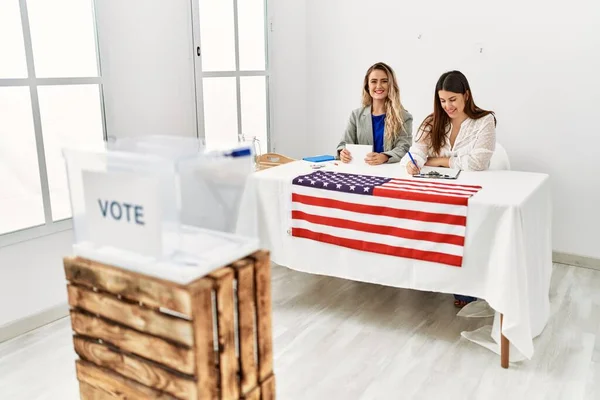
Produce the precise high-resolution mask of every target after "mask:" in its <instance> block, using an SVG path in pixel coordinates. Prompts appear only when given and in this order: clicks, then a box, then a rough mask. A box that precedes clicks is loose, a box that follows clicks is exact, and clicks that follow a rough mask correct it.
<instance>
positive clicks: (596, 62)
mask: <svg viewBox="0 0 600 400" xmlns="http://www.w3.org/2000/svg"><path fill="white" fill-rule="evenodd" d="M277 3H279V4H276V7H277V9H276V10H275V11H276V14H275V15H274V20H275V23H276V26H286V27H287V28H286V29H285V30H284V32H283V35H284V37H283V38H281V37H280V38H279V39H278V40H279V41H280V43H281V45H280V48H279V49H278V47H277V46H274V49H273V56H272V61H273V64H274V65H276V66H279V67H281V68H284V67H285V68H290V69H288V73H290V74H291V72H290V71H292V72H294V71H297V72H298V73H299V75H298V76H297V78H296V79H289V80H283V81H281V80H278V81H276V82H275V85H276V88H275V91H276V93H277V95H278V100H279V101H278V102H277V103H276V104H275V106H276V107H277V108H276V109H275V117H276V121H277V126H276V133H277V135H278V146H283V143H288V142H289V143H296V141H297V140H298V136H303V137H304V138H305V144H304V146H302V147H299V148H300V149H301V150H302V154H298V153H301V152H300V151H298V152H297V153H296V155H297V156H301V155H305V154H310V155H314V154H322V153H329V154H331V153H332V152H333V151H334V148H335V145H336V144H337V142H338V140H339V138H340V137H341V135H342V133H343V130H344V128H345V125H346V122H347V119H348V116H349V114H350V111H351V110H352V109H353V108H356V107H359V106H360V91H361V84H362V79H363V76H364V72H365V71H366V69H367V68H368V66H370V65H371V64H373V63H374V62H377V61H384V62H387V63H389V64H391V65H392V67H393V68H394V69H395V71H396V73H397V75H398V78H399V81H400V90H401V94H402V98H403V102H404V105H405V107H406V108H407V109H408V110H409V111H410V112H411V113H412V114H413V116H414V118H415V125H417V126H418V124H419V123H420V121H422V119H423V118H424V117H425V116H426V115H427V114H428V113H429V112H430V111H431V109H432V101H433V90H434V86H435V83H436V81H437V78H438V77H439V75H440V74H441V73H443V72H444V71H447V70H450V69H459V70H461V71H463V72H464V73H465V74H466V75H467V77H468V78H469V81H470V83H471V86H472V90H473V93H474V97H475V100H476V102H477V103H478V105H480V106H481V107H483V108H488V109H492V110H494V111H496V113H497V117H498V129H497V133H498V140H499V142H501V143H502V144H503V145H504V146H505V147H506V148H507V151H508V153H509V155H510V158H511V163H512V166H513V168H514V169H517V170H524V171H538V172H545V173H548V174H550V175H551V177H552V186H553V202H554V203H553V204H554V220H553V229H554V232H553V245H554V250H555V251H560V252H567V253H573V254H578V255H582V256H588V257H595V258H600V246H598V239H597V237H598V235H597V233H596V226H599V225H600V213H598V212H597V210H596V207H597V205H598V204H600V179H598V178H597V177H595V176H594V174H595V173H597V171H598V167H597V165H596V164H597V163H596V162H595V158H596V156H595V153H596V152H597V151H598V150H597V149H598V148H600V132H599V130H600V128H598V127H597V126H596V124H595V122H594V121H595V118H594V116H595V114H596V113H597V112H598V109H599V106H600V98H599V97H598V93H600V80H599V79H598V78H597V71H599V70H600V54H599V53H598V49H599V48H600V26H598V24H597V21H598V20H599V18H600V3H599V2H597V1H594V0H573V1H570V2H562V3H561V4H559V5H551V3H550V2H545V1H540V0H535V1H532V0H530V1H517V0H507V1H503V2H493V3H492V2H481V1H475V0H466V1H460V2H447V1H442V0H421V1H412V2H409V1H397V0H370V1H368V2H367V1H361V0H328V1H320V0H306V1H305V2H296V3H304V4H306V14H305V18H306V20H305V21H304V26H305V28H302V26H301V25H302V23H301V22H299V20H300V19H301V18H303V17H304V14H303V13H301V12H298V13H291V12H287V11H281V10H279V5H285V4H286V3H287V1H283V0H281V1H279V2H277ZM294 7H295V8H297V9H300V8H302V9H303V6H302V5H300V4H295V5H294ZM303 10H304V9H303ZM295 27H298V29H299V31H298V32H292V30H293V29H294V28H295ZM303 29H306V59H305V62H304V63H303V65H299V64H301V62H300V61H299V60H298V56H297V54H298V53H296V52H295V51H293V52H292V50H291V49H289V47H294V45H293V44H292V43H287V42H286V40H287V39H288V38H292V37H293V38H295V39H296V40H297V41H298V42H299V43H302V39H301V38H298V37H297V35H301V34H303V33H304V31H303ZM280 34H282V33H281V32H279V33H278V32H277V30H276V31H275V32H274V33H273V35H274V41H275V38H276V37H277V36H279V35H280ZM419 37H420V38H419ZM275 44H277V42H276V43H275ZM481 47H482V48H483V51H482V52H480V50H479V49H480V48H481ZM282 48H284V49H283V50H282ZM285 48H288V49H287V52H286V49H285ZM290 53H292V54H290ZM300 54H302V52H300ZM304 65H305V66H306V70H307V72H306V76H305V75H304V74H303V73H302V68H303V66H304ZM299 82H302V83H305V86H304V88H305V89H304V90H305V93H306V107H307V108H306V113H307V114H306V122H305V124H306V125H301V124H299V121H298V119H299V118H301V116H302V115H304V113H299V114H296V113H294V112H292V106H287V103H288V102H289V101H296V102H299V101H300V99H302V98H303V96H302V93H298V90H299V88H300V86H301V84H299ZM293 107H298V105H297V104H296V103H293ZM302 129H304V132H300V131H301V130H302ZM286 150H287V147H286ZM282 152H283V151H282ZM584 192H585V194H584Z"/></svg>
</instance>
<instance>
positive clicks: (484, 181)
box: [237, 161, 552, 360]
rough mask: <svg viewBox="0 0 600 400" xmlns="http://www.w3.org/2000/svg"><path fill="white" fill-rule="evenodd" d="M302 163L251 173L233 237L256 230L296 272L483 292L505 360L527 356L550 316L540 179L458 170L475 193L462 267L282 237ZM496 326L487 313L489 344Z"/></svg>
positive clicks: (305, 166) (544, 192) (547, 235)
mask: <svg viewBox="0 0 600 400" xmlns="http://www.w3.org/2000/svg"><path fill="white" fill-rule="evenodd" d="M310 165H311V164H310V163H308V162H305V161H297V162H293V163H289V164H285V165H282V166H279V167H275V168H271V169H267V170H264V171H260V172H257V173H255V174H253V175H252V176H251V177H250V178H249V181H248V183H247V187H246V191H245V193H244V197H243V199H242V203H241V215H240V218H239V221H238V227H237V231H238V233H240V234H244V235H256V236H258V237H259V239H260V244H261V246H262V247H263V248H266V249H268V250H270V251H271V257H272V260H273V262H275V263H277V264H280V265H283V266H286V267H288V268H292V269H295V270H298V271H303V272H308V273H314V274H321V275H328V276H335V277H340V278H346V279H352V280H356V281H363V282H371V283H377V284H382V285H387V286H395V287H400V288H411V289H417V290H426V291H435V292H443V293H458V294H463V295H470V296H475V297H478V298H483V299H485V300H487V302H488V303H489V304H490V306H491V307H492V308H493V309H494V310H496V311H497V312H498V313H502V314H503V315H504V323H503V327H502V332H503V333H504V335H505V336H506V337H507V338H508V339H509V340H510V342H511V360H518V359H522V358H523V356H524V357H526V358H529V359H530V358H531V357H532V356H533V353H534V347H533V339H534V338H535V337H536V336H538V335H539V334H540V333H541V332H542V331H543V329H544V327H545V325H546V322H547V320H548V317H549V312H550V302H549V295H548V292H549V288H550V278H551V274H552V246H551V194H550V182H549V178H548V176H547V175H544V174H538V173H528V172H515V171H485V172H464V171H463V172H461V174H460V176H459V178H458V180H457V181H456V182H457V183H461V184H474V185H480V186H482V187H483V189H482V190H481V191H479V192H478V193H477V194H476V195H474V196H473V197H472V198H471V199H470V200H469V206H468V214H467V230H466V232H467V233H466V241H465V249H464V259H463V266H462V267H461V268H456V267H450V266H446V265H441V264H437V263H431V262H425V261H419V260H412V259H406V258H399V257H393V256H387V255H380V254H374V253H368V252H361V251H357V250H352V249H347V248H344V247H339V246H334V245H330V244H326V243H321V242H316V241H312V240H308V239H302V238H296V237H292V236H291V235H290V234H289V233H288V231H289V228H290V222H291V216H290V208H291V186H292V185H291V182H292V179H293V178H294V177H296V176H298V175H303V174H307V173H310V172H312V171H313V170H312V169H311V167H310ZM326 170H335V171H339V172H349V173H362V174H368V175H379V176H386V177H404V178H408V176H407V175H406V172H405V171H404V169H403V168H402V167H401V166H399V165H398V164H389V165H388V164H385V165H380V166H375V167H372V166H368V165H363V166H348V165H343V164H340V165H334V164H333V163H329V164H328V165H327V167H326ZM412 179H417V178H412ZM446 182H449V183H450V182H452V181H446ZM499 322H500V321H499V318H498V315H496V318H495V322H494V326H493V328H492V337H493V339H494V340H495V341H496V343H499V342H500V339H499V336H500V324H499ZM515 350H516V351H517V352H515Z"/></svg>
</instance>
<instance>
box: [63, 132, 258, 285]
mask: <svg viewBox="0 0 600 400" xmlns="http://www.w3.org/2000/svg"><path fill="white" fill-rule="evenodd" d="M64 156H65V160H66V165H67V172H68V181H69V188H70V196H71V208H72V213H73V230H74V238H75V239H74V245H73V252H74V254H75V255H78V256H82V257H88V258H91V259H94V260H98V261H102V262H106V263H110V264H112V265H119V266H127V267H128V268H134V269H137V270H139V271H141V272H144V273H150V274H152V273H153V272H155V273H156V274H159V276H160V271H161V270H164V269H169V268H171V269H172V268H175V267H185V268H177V271H178V280H179V281H181V282H185V280H186V279H187V278H188V277H189V276H194V275H196V274H198V273H199V272H202V271H204V273H208V272H210V270H212V269H214V268H217V267H219V266H221V265H223V264H224V263H228V262H232V261H234V260H237V259H239V258H240V257H244V256H246V255H248V254H250V253H252V252H254V251H257V250H258V239H257V238H252V237H243V236H240V235H236V234H235V233H234V232H235V224H236V221H237V218H238V213H239V204H240V199H241V197H242V194H243V191H244V187H245V183H246V178H247V177H248V175H249V174H250V173H251V172H252V171H253V160H252V159H253V155H252V149H251V148H249V147H240V148H231V149H223V150H215V151H206V149H205V147H204V145H203V143H202V141H201V140H199V139H192V138H173V137H172V138H169V137H160V136H154V137H147V138H139V139H137V138H128V139H123V140H118V141H116V142H114V143H111V144H109V145H107V149H106V150H105V151H103V152H89V151H81V150H68V149H65V150H64Z"/></svg>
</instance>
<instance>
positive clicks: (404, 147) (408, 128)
mask: <svg viewBox="0 0 600 400" xmlns="http://www.w3.org/2000/svg"><path fill="white" fill-rule="evenodd" d="M404 116H405V117H406V119H405V120H404V125H403V126H402V131H401V132H400V135H398V138H397V139H396V143H395V145H394V148H393V149H391V150H390V151H384V152H383V154H385V155H386V156H388V157H389V158H388V160H387V162H388V163H397V162H399V161H400V160H401V159H402V157H404V155H405V154H406V152H407V151H408V150H409V149H410V145H411V143H412V123H413V117H412V115H410V114H409V113H408V112H406V113H405V115H404Z"/></svg>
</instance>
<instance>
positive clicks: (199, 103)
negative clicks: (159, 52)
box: [191, 0, 275, 153]
mask: <svg viewBox="0 0 600 400" xmlns="http://www.w3.org/2000/svg"><path fill="white" fill-rule="evenodd" d="M222 1H231V2H233V29H234V49H235V50H234V51H235V71H203V70H202V57H203V52H202V44H201V34H200V14H201V13H202V10H201V7H200V0H191V5H192V31H193V39H194V57H193V58H194V78H195V85H196V122H197V134H198V137H199V138H205V137H206V135H205V124H204V85H203V78H235V87H236V100H237V104H236V106H237V110H236V111H237V127H238V132H237V133H238V137H240V135H241V134H243V127H242V99H241V78H242V77H247V76H264V77H265V92H266V93H265V102H266V105H265V106H266V118H267V121H266V127H267V132H266V134H267V136H266V137H267V143H261V144H260V146H261V150H262V152H263V153H266V152H268V151H274V148H275V147H274V143H273V138H272V136H271V129H272V127H273V112H272V109H271V95H270V93H271V89H270V87H271V85H272V78H271V64H270V59H271V57H270V56H271V53H270V49H271V46H270V43H271V31H272V29H271V26H272V21H271V17H270V15H269V11H270V7H269V3H270V0H264V10H263V12H264V41H265V69H264V70H243V71H242V70H240V45H239V42H240V40H239V21H238V1H240V0H222ZM241 1H243V0H241ZM198 50H199V53H198Z"/></svg>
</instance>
